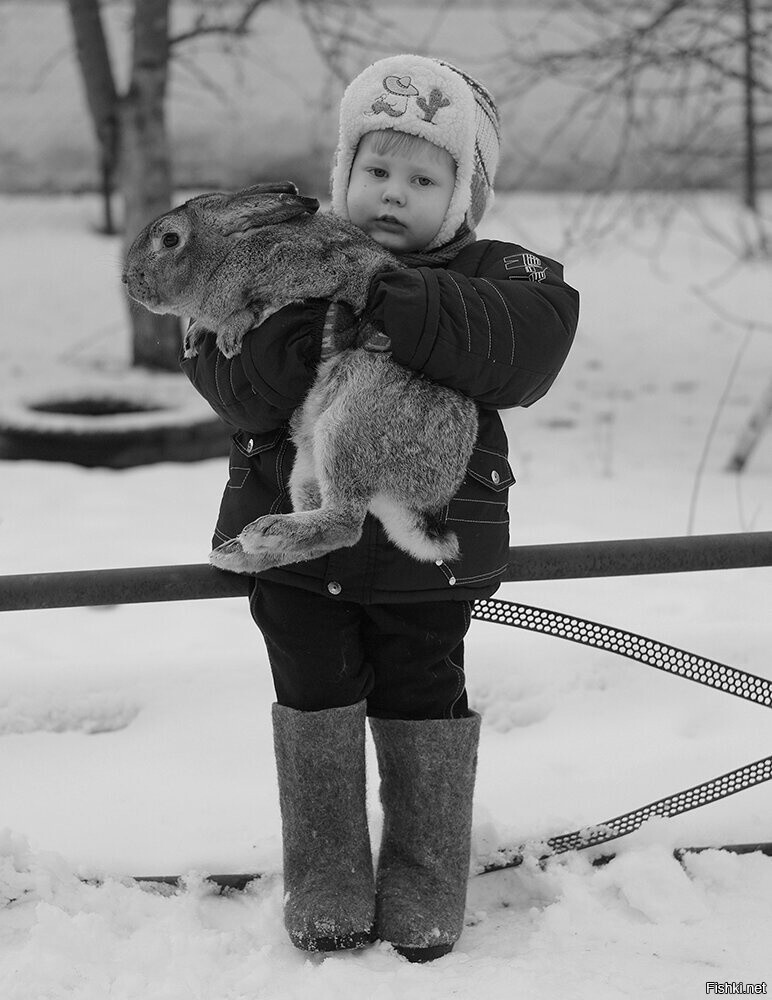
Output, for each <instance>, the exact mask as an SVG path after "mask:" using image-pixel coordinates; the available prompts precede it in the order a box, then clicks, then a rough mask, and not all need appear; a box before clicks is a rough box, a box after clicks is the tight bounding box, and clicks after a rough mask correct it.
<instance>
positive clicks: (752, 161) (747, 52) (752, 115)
mask: <svg viewBox="0 0 772 1000" xmlns="http://www.w3.org/2000/svg"><path fill="white" fill-rule="evenodd" d="M742 11H743V31H742V40H743V41H742V44H743V134H744V140H745V141H744V161H745V162H744V165H743V166H744V169H743V202H744V203H745V206H746V207H747V208H749V209H750V210H751V211H752V212H758V210H759V202H758V195H759V192H758V177H757V169H758V151H757V149H756V133H757V125H756V86H757V81H756V78H755V59H754V56H755V51H754V50H755V42H756V39H755V36H754V33H753V4H752V0H742Z"/></svg>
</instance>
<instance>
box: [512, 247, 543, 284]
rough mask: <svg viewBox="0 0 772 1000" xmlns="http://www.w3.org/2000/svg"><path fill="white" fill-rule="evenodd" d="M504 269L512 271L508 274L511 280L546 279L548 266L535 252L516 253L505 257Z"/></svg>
mask: <svg viewBox="0 0 772 1000" xmlns="http://www.w3.org/2000/svg"><path fill="white" fill-rule="evenodd" d="M504 269H505V270H506V271H509V272H511V273H510V274H508V275H507V277H508V278H509V280H510V281H517V280H522V279H523V278H525V279H526V280H527V281H544V280H545V279H546V277H547V267H546V265H545V263H544V261H543V260H542V259H541V257H537V256H536V254H534V253H514V254H511V255H510V256H509V257H505V258H504Z"/></svg>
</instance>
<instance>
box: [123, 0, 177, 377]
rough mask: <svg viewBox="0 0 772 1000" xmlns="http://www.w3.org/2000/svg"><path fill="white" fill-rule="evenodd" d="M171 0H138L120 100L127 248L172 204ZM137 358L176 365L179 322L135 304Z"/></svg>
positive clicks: (148, 363) (163, 365) (132, 311)
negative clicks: (169, 135) (127, 74)
mask: <svg viewBox="0 0 772 1000" xmlns="http://www.w3.org/2000/svg"><path fill="white" fill-rule="evenodd" d="M168 26H169V0H135V5H134V51H133V54H132V65H131V81H130V83H129V89H128V92H127V94H126V96H125V97H124V98H123V99H122V101H121V141H122V147H121V154H122V155H121V187H122V189H123V197H124V206H125V223H124V225H125V239H124V243H125V246H124V249H126V250H127V249H128V247H129V246H130V245H131V242H132V240H133V239H134V237H135V236H136V235H137V233H138V232H139V231H140V229H142V228H143V227H144V226H146V225H147V223H148V222H150V220H151V219H153V218H155V216H157V215H161V214H162V213H163V212H167V211H168V210H169V208H170V207H171V196H172V182H171V169H170V166H169V163H170V158H169V146H168V141H167V135H166V117H165V105H164V102H165V97H166V84H167V79H168V66H169V40H168ZM130 317H131V325H132V336H133V362H134V364H135V365H144V366H145V367H148V368H166V369H176V368H177V355H178V352H179V347H180V323H179V320H178V319H177V318H176V317H174V316H156V315H154V314H153V313H150V312H148V311H147V310H146V309H143V308H142V307H140V306H134V305H132V306H130Z"/></svg>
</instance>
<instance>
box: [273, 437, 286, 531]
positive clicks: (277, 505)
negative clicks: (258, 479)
mask: <svg viewBox="0 0 772 1000" xmlns="http://www.w3.org/2000/svg"><path fill="white" fill-rule="evenodd" d="M288 444H289V436H287V437H285V438H284V440H283V441H282V443H281V448H279V450H278V452H277V454H276V466H275V472H276V482H277V483H278V484H279V495H278V496H277V497H276V499H275V500H274V502H273V503H272V504H271V509H270V511H269V513H270V514H275V513H276V512H277V511H278V510H279V509H280V508H281V505H282V504H283V503H284V497H285V496H286V495H287V487H286V486H285V485H284V477H283V476H282V474H281V468H282V462H283V460H284V453H285V451H286V450H287V445H288Z"/></svg>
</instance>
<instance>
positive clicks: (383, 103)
mask: <svg viewBox="0 0 772 1000" xmlns="http://www.w3.org/2000/svg"><path fill="white" fill-rule="evenodd" d="M383 86H384V87H385V88H386V93H385V94H381V95H380V97H376V99H375V100H374V101H373V103H372V109H371V110H370V111H365V114H366V115H367V117H368V118H371V117H372V116H373V115H380V114H384V115H388V116H389V118H401V117H402V115H404V114H405V113H406V111H407V107H408V103H409V99H410V98H411V97H418V90H417V89H416V88H415V87H414V86H413V82H412V80H411V79H410V77H409V76H387V77H384V80H383Z"/></svg>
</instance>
